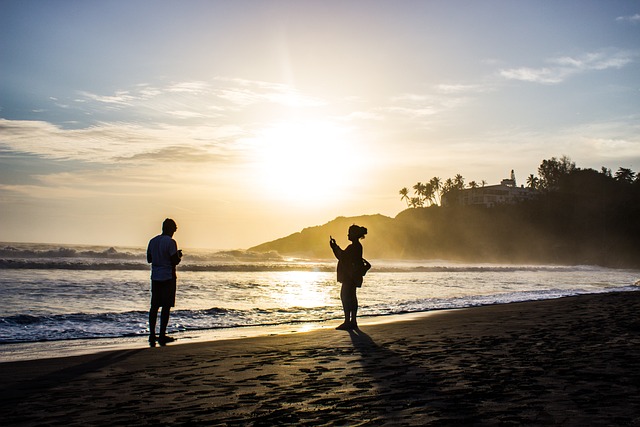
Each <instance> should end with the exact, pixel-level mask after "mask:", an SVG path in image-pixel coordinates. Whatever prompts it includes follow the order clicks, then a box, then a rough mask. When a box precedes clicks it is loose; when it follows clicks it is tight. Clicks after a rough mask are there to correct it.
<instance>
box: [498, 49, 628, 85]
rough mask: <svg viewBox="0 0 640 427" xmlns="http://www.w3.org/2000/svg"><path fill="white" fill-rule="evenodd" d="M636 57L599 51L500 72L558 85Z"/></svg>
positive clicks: (623, 63) (506, 75)
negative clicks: (575, 76) (542, 65)
mask: <svg viewBox="0 0 640 427" xmlns="http://www.w3.org/2000/svg"><path fill="white" fill-rule="evenodd" d="M635 57H636V55H635V54H633V53H632V52H629V51H611V52H610V51H599V52H592V53H587V54H584V55H582V56H578V57H572V56H563V57H557V58H551V59H549V60H547V61H546V62H547V63H549V64H550V65H549V66H545V67H539V68H530V67H519V68H509V69H503V70H500V75H501V76H502V77H504V78H506V79H510V80H521V81H526V82H532V83H545V84H556V83H561V82H563V81H565V80H566V79H567V78H569V77H571V76H574V75H577V74H581V73H584V72H588V71H602V70H607V69H611V68H614V69H619V68H622V67H624V66H625V65H627V64H630V63H631V62H633V61H634V59H635Z"/></svg>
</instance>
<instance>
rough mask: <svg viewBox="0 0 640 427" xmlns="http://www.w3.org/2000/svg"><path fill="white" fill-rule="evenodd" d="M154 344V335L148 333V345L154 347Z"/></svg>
mask: <svg viewBox="0 0 640 427" xmlns="http://www.w3.org/2000/svg"><path fill="white" fill-rule="evenodd" d="M155 346H156V335H155V334H151V335H149V347H155Z"/></svg>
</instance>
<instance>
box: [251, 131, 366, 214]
mask: <svg viewBox="0 0 640 427" xmlns="http://www.w3.org/2000/svg"><path fill="white" fill-rule="evenodd" d="M255 144H256V146H255V153H256V156H257V162H258V164H259V167H258V169H257V170H258V173H259V178H258V181H259V182H260V183H261V184H262V185H263V186H264V189H265V191H267V192H268V193H269V194H270V195H271V196H272V197H276V198H279V199H284V200H289V201H301V202H305V203H307V202H310V201H320V202H322V201H326V200H328V199H329V198H331V197H336V196H337V195H338V194H339V193H340V190H341V189H342V188H344V185H345V183H348V182H349V181H350V180H352V179H353V178H355V176H354V174H355V166H354V165H355V164H357V162H355V161H354V159H355V152H356V150H355V147H354V141H353V140H351V139H350V135H349V129H348V128H345V127H342V126H339V125H338V124H335V123H331V122H317V121H304V122H299V121H296V122H281V123H277V124H274V125H272V126H270V127H268V128H266V129H264V130H263V131H262V132H261V133H260V134H259V135H258V136H257V137H256V139H255Z"/></svg>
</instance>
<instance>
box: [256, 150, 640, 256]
mask: <svg viewBox="0 0 640 427" xmlns="http://www.w3.org/2000/svg"><path fill="white" fill-rule="evenodd" d="M413 190H414V196H413V197H411V196H410V195H409V191H408V190H407V188H403V189H401V190H400V196H401V198H402V199H403V200H405V201H406V203H407V206H408V208H407V209H406V210H403V211H402V212H400V213H399V214H398V215H396V217H394V218H392V217H388V216H384V215H379V214H378V215H363V216H355V217H338V218H335V219H334V220H332V221H330V222H328V223H326V224H324V225H320V226H314V227H309V228H305V229H303V230H302V231H300V232H297V233H294V234H291V235H289V236H287V237H283V238H280V239H277V240H273V241H271V242H266V243H263V244H260V245H258V246H254V247H252V248H249V250H250V251H255V252H267V251H276V252H278V253H279V254H280V255H283V256H300V257H309V258H321V259H326V258H331V257H332V256H333V255H332V253H331V251H330V249H329V244H328V241H329V236H330V235H331V236H334V237H336V236H339V237H342V236H345V235H346V230H347V229H348V227H349V226H350V225H351V224H354V223H355V224H358V225H362V226H365V227H367V228H368V229H369V234H368V235H367V237H366V239H365V241H364V242H363V243H364V246H365V257H366V258H369V259H387V260H399V259H404V260H428V259H434V260H449V261H458V262H472V263H519V264H521V263H527V264H558V265H600V266H605V267H614V268H640V175H638V174H636V173H635V172H633V171H632V170H630V169H626V168H619V169H618V171H616V172H615V173H612V172H611V170H610V169H607V168H604V167H603V168H602V169H601V170H600V171H597V170H594V169H589V168H587V169H583V168H579V167H576V165H575V163H574V162H572V161H571V160H570V159H569V158H568V157H566V156H563V157H561V158H560V159H557V158H555V157H553V158H551V159H549V160H544V161H543V162H542V163H541V165H540V166H539V168H538V177H535V176H533V175H530V176H529V177H528V178H527V185H526V187H525V186H524V185H522V186H520V187H518V186H517V185H516V180H515V175H514V173H513V171H512V174H511V177H510V178H508V179H505V180H503V181H502V182H501V183H500V184H499V185H486V183H485V182H482V184H477V183H476V182H474V181H471V182H469V184H467V185H465V183H464V178H462V176H460V175H457V176H456V177H455V178H453V179H447V180H446V181H444V182H442V181H441V180H440V179H439V178H432V179H431V180H430V181H429V182H428V183H424V184H423V183H417V184H416V185H414V186H413Z"/></svg>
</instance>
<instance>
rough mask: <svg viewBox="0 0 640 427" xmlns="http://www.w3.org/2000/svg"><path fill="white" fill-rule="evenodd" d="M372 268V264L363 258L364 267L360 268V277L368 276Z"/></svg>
mask: <svg viewBox="0 0 640 427" xmlns="http://www.w3.org/2000/svg"><path fill="white" fill-rule="evenodd" d="M370 268H371V264H369V261H367V260H366V259H364V258H362V265H361V266H360V272H359V273H360V275H361V276H362V277H364V276H365V275H366V274H367V271H369V269H370Z"/></svg>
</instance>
